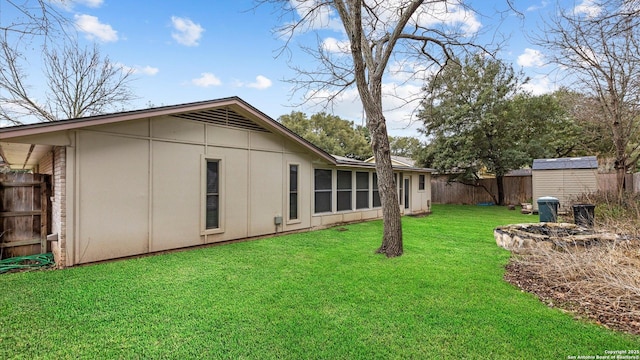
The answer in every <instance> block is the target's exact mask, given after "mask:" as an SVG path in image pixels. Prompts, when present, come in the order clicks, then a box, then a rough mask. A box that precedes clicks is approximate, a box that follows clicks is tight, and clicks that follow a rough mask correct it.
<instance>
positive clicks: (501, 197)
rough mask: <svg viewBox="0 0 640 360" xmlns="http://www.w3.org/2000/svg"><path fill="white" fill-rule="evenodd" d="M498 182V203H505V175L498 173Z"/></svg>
mask: <svg viewBox="0 0 640 360" xmlns="http://www.w3.org/2000/svg"><path fill="white" fill-rule="evenodd" d="M496 183H497V185H498V205H504V176H503V175H496Z"/></svg>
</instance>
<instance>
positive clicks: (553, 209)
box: [538, 196, 560, 223]
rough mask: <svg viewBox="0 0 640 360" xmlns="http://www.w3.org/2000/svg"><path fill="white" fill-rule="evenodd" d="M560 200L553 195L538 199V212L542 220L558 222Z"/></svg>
mask: <svg viewBox="0 0 640 360" xmlns="http://www.w3.org/2000/svg"><path fill="white" fill-rule="evenodd" d="M559 204H560V201H559V200H558V199H556V198H554V197H552V196H544V197H541V198H539V199H538V213H539V214H540V222H553V223H554V222H558V205H559Z"/></svg>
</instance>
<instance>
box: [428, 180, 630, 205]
mask: <svg viewBox="0 0 640 360" xmlns="http://www.w3.org/2000/svg"><path fill="white" fill-rule="evenodd" d="M597 180H598V190H600V191H615V190H616V174H598V175H597ZM625 181H626V183H627V184H628V187H629V188H628V190H630V191H635V192H640V173H635V174H627V178H626V180H625ZM479 184H480V185H482V186H484V187H486V188H487V189H488V190H489V191H490V192H491V193H492V194H494V195H495V196H496V198H497V197H498V185H497V183H496V179H480V181H479ZM532 196H533V195H532V183H531V175H527V176H505V177H504V203H505V204H513V205H517V204H520V203H523V202H531V201H533V199H532ZM431 201H432V202H433V203H436V204H480V203H489V202H493V201H494V200H493V198H492V197H491V196H490V195H489V194H488V193H487V191H485V189H484V188H482V187H479V186H471V185H464V184H460V183H457V182H450V183H447V177H446V176H433V177H432V178H431Z"/></svg>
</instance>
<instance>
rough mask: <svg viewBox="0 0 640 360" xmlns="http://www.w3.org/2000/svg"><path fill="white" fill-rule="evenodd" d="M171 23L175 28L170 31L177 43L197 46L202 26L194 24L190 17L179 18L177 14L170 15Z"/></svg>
mask: <svg viewBox="0 0 640 360" xmlns="http://www.w3.org/2000/svg"><path fill="white" fill-rule="evenodd" d="M171 23H172V24H173V28H174V29H175V30H176V31H175V32H172V33H171V37H173V38H174V39H175V40H176V41H177V42H178V43H179V44H182V45H185V46H198V40H200V38H201V37H202V33H203V32H204V28H203V27H202V26H200V24H196V23H194V22H193V21H191V19H188V18H181V17H177V16H172V17H171Z"/></svg>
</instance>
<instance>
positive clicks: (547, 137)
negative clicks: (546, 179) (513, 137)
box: [511, 92, 589, 160]
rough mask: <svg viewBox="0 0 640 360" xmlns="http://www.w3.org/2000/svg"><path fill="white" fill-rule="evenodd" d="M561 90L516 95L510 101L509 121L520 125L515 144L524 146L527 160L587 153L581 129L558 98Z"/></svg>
mask: <svg viewBox="0 0 640 360" xmlns="http://www.w3.org/2000/svg"><path fill="white" fill-rule="evenodd" d="M561 96H562V93H560V92H556V93H552V94H545V95H539V96H531V95H529V94H522V93H521V94H518V95H517V96H515V97H514V98H513V99H512V100H511V103H512V108H513V114H514V116H516V117H517V118H516V119H512V121H514V122H516V123H519V124H520V134H519V136H518V137H517V140H518V144H516V146H522V147H524V152H526V153H527V154H528V157H529V158H530V159H529V160H532V159H535V158H557V157H568V156H578V155H587V154H589V152H588V150H586V147H584V144H585V141H586V139H585V134H584V129H583V128H582V127H581V126H580V125H579V124H578V123H577V121H576V120H575V117H574V116H573V114H572V113H571V112H570V109H568V108H566V107H565V106H564V104H563V103H562V101H561Z"/></svg>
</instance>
